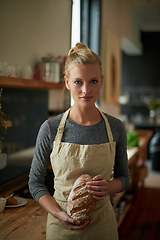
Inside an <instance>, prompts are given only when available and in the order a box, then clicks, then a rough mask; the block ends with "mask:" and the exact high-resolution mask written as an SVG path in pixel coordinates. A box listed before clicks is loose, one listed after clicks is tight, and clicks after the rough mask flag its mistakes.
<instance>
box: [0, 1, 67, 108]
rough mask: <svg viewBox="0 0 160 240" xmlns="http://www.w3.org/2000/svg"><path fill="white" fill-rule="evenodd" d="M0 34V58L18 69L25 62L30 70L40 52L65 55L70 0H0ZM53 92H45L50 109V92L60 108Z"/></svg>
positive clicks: (57, 95)
mask: <svg viewBox="0 0 160 240" xmlns="http://www.w3.org/2000/svg"><path fill="white" fill-rule="evenodd" d="M0 36H1V37H0V62H7V63H8V64H9V65H13V66H15V67H16V68H18V69H22V70H23V67H25V66H28V65H29V66H31V67H32V69H33V71H34V65H35V63H37V61H39V60H40V58H41V57H42V56H44V55H45V56H46V55H48V54H52V55H54V56H56V57H57V56H58V55H62V56H64V55H66V54H67V53H68V50H69V48H70V39H71V0H58V1H57V0H38V1H32V0H27V1H25V0H14V1H10V0H5V1H1V2H0ZM57 92H58V94H55V91H54V93H53V91H50V94H49V99H48V100H49V104H48V105H49V108H52V110H54V109H55V108H56V106H55V104H54V103H53V101H52V96H54V99H55V102H58V101H59V102H61V103H60V106H61V109H63V106H62V105H63V103H64V99H63V96H62V97H61V98H60V97H59V95H60V96H61V95H62V94H61V93H60V91H58V90H57ZM56 110H57V109H56Z"/></svg>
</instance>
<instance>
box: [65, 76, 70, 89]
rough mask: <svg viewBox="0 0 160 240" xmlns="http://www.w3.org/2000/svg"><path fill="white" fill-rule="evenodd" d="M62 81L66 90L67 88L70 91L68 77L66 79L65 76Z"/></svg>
mask: <svg viewBox="0 0 160 240" xmlns="http://www.w3.org/2000/svg"><path fill="white" fill-rule="evenodd" d="M64 81H65V84H66V88H67V89H68V90H70V86H69V80H68V77H67V76H64Z"/></svg>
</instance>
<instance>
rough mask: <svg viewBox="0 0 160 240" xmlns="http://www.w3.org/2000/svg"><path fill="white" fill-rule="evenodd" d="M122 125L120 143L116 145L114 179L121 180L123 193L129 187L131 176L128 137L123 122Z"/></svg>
mask: <svg viewBox="0 0 160 240" xmlns="http://www.w3.org/2000/svg"><path fill="white" fill-rule="evenodd" d="M120 124H121V126H120V127H119V130H120V134H119V137H118V141H117V143H116V155H115V165H114V178H115V179H119V180H120V181H121V182H122V189H121V191H125V190H127V188H128V187H129V178H130V174H129V167H128V156H127V135H126V131H125V128H124V126H123V124H122V122H121V121H120Z"/></svg>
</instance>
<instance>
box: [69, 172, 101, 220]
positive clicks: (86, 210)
mask: <svg viewBox="0 0 160 240" xmlns="http://www.w3.org/2000/svg"><path fill="white" fill-rule="evenodd" d="M91 180H92V177H91V176H89V175H88V174H84V175H81V176H80V177H79V178H77V180H76V181H75V182H74V184H73V187H72V189H71V192H70V194H69V197H68V202H67V214H68V215H69V216H70V217H71V218H74V219H77V220H79V221H80V223H81V224H83V223H85V222H86V221H90V220H91V218H92V213H93V211H94V209H95V207H96V203H97V200H96V199H94V198H93V195H91V194H89V193H88V191H87V189H86V187H85V186H86V182H88V181H91Z"/></svg>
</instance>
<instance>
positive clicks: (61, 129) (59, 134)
mask: <svg viewBox="0 0 160 240" xmlns="http://www.w3.org/2000/svg"><path fill="white" fill-rule="evenodd" d="M70 109H71V108H69V109H68V110H67V111H66V112H65V113H64V114H63V116H62V118H61V121H60V124H59V127H58V130H57V134H56V137H55V140H54V141H56V142H61V139H62V135H63V132H64V126H65V122H66V119H67V117H68V114H69V111H70Z"/></svg>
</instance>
